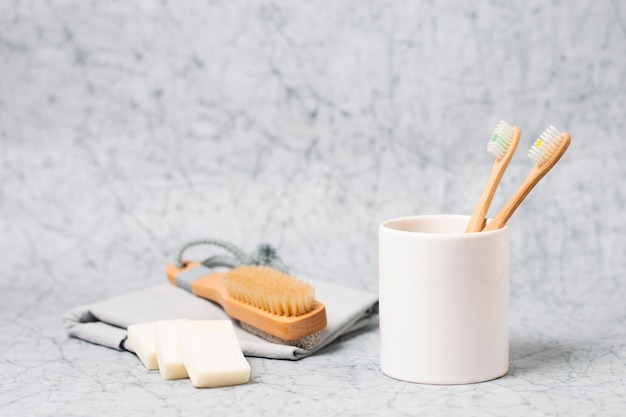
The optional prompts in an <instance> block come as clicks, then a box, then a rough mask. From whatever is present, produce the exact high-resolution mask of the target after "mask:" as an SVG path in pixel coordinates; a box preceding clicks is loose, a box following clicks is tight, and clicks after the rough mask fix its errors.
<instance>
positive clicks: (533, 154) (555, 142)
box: [528, 126, 563, 165]
mask: <svg viewBox="0 0 626 417" xmlns="http://www.w3.org/2000/svg"><path fill="white" fill-rule="evenodd" d="M562 140H563V138H562V137H561V132H559V131H558V130H557V129H556V128H555V127H554V126H550V127H549V128H547V129H546V130H544V132H543V133H542V134H541V136H539V138H538V139H537V140H536V141H535V143H534V144H533V146H531V147H530V150H529V151H528V157H529V158H530V159H532V160H533V161H535V162H536V163H537V164H538V165H541V164H543V163H545V162H546V161H547V160H548V159H550V157H551V156H552V154H554V151H555V150H556V149H557V148H558V146H559V145H560V144H561V141H562Z"/></svg>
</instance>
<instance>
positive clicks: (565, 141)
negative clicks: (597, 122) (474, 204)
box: [483, 132, 572, 231]
mask: <svg viewBox="0 0 626 417" xmlns="http://www.w3.org/2000/svg"><path fill="white" fill-rule="evenodd" d="M561 138H562V140H561V143H560V144H559V146H558V147H557V148H556V149H555V150H554V152H553V153H552V155H551V156H550V159H548V160H547V161H546V162H544V163H543V164H541V165H540V164H535V165H534V166H533V168H532V169H531V171H530V173H529V174H528V176H527V177H526V179H525V180H524V182H523V183H522V185H520V187H519V188H518V189H517V191H516V192H515V194H513V197H511V198H510V199H509V201H508V202H507V203H506V204H505V205H504V207H502V209H501V210H500V211H499V212H498V214H496V216H495V217H494V218H493V219H492V220H491V221H490V222H489V223H488V224H487V226H485V228H484V229H483V231H489V230H497V229H501V228H502V227H504V225H506V223H507V222H508V221H509V219H510V218H511V216H512V215H513V213H514V212H515V210H516V209H517V208H518V207H519V205H520V204H522V201H524V199H525V198H526V196H527V195H528V193H530V191H531V190H532V189H533V188H534V187H535V185H537V183H538V182H539V181H540V180H541V179H542V178H543V177H544V175H546V174H547V173H548V171H550V170H551V169H552V167H553V166H554V165H555V164H556V163H557V162H558V161H559V159H561V157H562V156H563V154H564V153H565V151H566V150H567V148H568V147H569V144H570V142H571V140H572V138H571V137H570V135H569V134H568V133H565V132H564V133H561Z"/></svg>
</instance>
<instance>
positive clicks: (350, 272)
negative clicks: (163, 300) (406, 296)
mask: <svg viewBox="0 0 626 417" xmlns="http://www.w3.org/2000/svg"><path fill="white" fill-rule="evenodd" d="M445 3H446V4H441V3H439V2H435V3H431V2H410V1H403V0H400V1H397V2H387V1H374V2H368V3H367V5H363V4H362V2H358V1H340V2H323V1H308V2H281V1H278V2H275V1H270V0H262V1H248V0H242V1H239V2H226V3H220V2H179V3H176V2H167V1H165V2H152V1H148V0H141V1H137V2H125V1H119V2H115V1H113V2H95V3H94V2H81V1H76V0H50V1H46V2H38V1H34V2H28V3H24V2H3V3H2V5H0V254H2V260H3V268H2V272H1V273H0V353H1V355H0V415H2V416H14V415H25V416H57V415H59V416H60V415H63V416H72V415H77V416H78V415H80V416H83V415H88V414H89V415H107V416H110V417H115V416H143V415H146V416H147V415H159V416H178V415H196V414H197V415H205V414H215V415H241V414H243V413H250V414H253V415H259V416H263V415H276V414H278V415H287V414H297V415H381V414H382V413H383V412H384V415H389V416H393V415H425V416H455V415H463V416H474V415H476V416H485V415H493V416H525V417H527V416H540V415H566V416H577V415H580V416H590V415H602V416H618V415H623V413H624V409H626V310H625V308H624V300H626V286H625V285H624V277H625V276H626V263H625V262H626V261H625V260H626V243H625V241H624V236H625V235H626V228H625V223H624V221H623V219H624V214H623V213H624V208H625V207H624V204H625V203H624V202H625V201H626V188H625V187H624V186H623V184H624V181H625V180H626V171H624V164H623V161H624V160H626V145H625V143H626V142H624V141H623V132H624V121H625V119H624V104H625V103H626V89H624V75H625V74H626V58H625V57H626V55H625V54H624V51H625V50H626V35H625V31H624V28H625V27H626V26H625V24H624V22H626V8H625V7H624V5H623V4H620V3H619V2H614V1H610V0H599V1H596V2H592V3H589V4H586V5H581V6H576V7H574V6H568V5H565V4H559V2H556V3H554V2H553V3H550V4H546V3H545V2H543V1H540V0H531V1H527V2H524V7H523V8H522V7H513V6H510V7H511V8H507V7H505V6H504V5H503V4H496V3H493V2H472V3H467V2H462V1H456V2H445ZM555 22H559V23H561V24H555ZM502 118H503V119H506V120H508V121H509V122H510V123H512V124H516V125H518V126H520V127H521V129H522V132H523V135H522V142H521V144H520V149H522V148H526V147H527V146H528V147H529V146H530V145H531V144H532V142H533V139H534V138H535V137H536V136H537V135H538V134H539V133H540V132H541V131H542V130H543V129H545V128H546V127H547V126H549V125H550V124H554V125H555V126H556V127H557V128H559V129H561V130H567V131H568V132H570V134H571V135H572V138H573V142H572V146H571V147H570V149H569V150H568V153H567V154H566V155H565V156H564V157H563V159H562V160H561V162H559V164H558V166H557V167H556V168H555V169H554V170H553V172H550V173H549V174H548V175H547V176H546V178H545V179H544V180H543V181H542V182H541V183H540V184H539V185H538V186H537V188H536V189H535V190H533V193H531V195H530V196H529V197H528V199H527V200H526V201H525V202H524V204H523V205H522V206H520V208H519V209H518V211H517V212H516V214H515V215H514V217H513V218H512V219H511V221H510V222H509V227H510V267H511V286H510V315H509V324H510V370H509V372H508V374H507V375H506V376H504V377H502V378H499V379H496V380H493V381H489V382H485V383H480V384H472V385H459V386H431V385H420V384H412V383H407V382H402V381H397V380H394V379H391V378H389V377H387V376H385V375H384V374H383V373H382V372H381V371H380V367H379V348H380V342H379V330H378V326H377V325H375V324H374V325H372V326H370V327H368V328H366V329H364V330H362V331H359V332H358V333H355V334H350V335H347V336H344V337H342V338H341V339H339V340H337V341H336V342H335V343H333V344H332V345H330V346H328V347H326V348H325V349H323V350H322V351H320V352H318V353H316V354H315V355H313V356H311V357H308V358H305V359H302V360H300V361H295V362H293V361H280V360H268V359H260V358H249V362H250V365H251V367H252V377H251V380H250V382H249V383H247V384H245V385H241V386H235V387H227V388H218V389H204V390H199V389H195V388H193V387H192V386H191V384H190V383H189V381H186V380H180V381H163V380H162V379H161V377H160V375H159V374H158V373H156V372H149V371H146V370H145V369H144V368H143V366H142V365H141V363H140V362H139V360H138V359H137V358H136V357H135V356H134V355H133V354H131V353H128V352H118V351H115V350H112V349H108V348H104V347H101V346H97V345H93V344H90V343H86V342H84V341H80V340H77V339H73V338H70V337H68V335H67V332H66V329H65V328H64V327H63V324H62V322H61V315H62V314H63V313H64V312H65V311H67V310H69V309H71V308H73V307H75V306H77V305H81V304H88V303H92V302H95V301H98V300H102V299H105V298H109V297H113V296H115V295H120V294H125V293H128V292H130V291H136V290H139V289H142V288H145V287H147V286H151V285H156V284H159V283H162V282H164V280H165V276H164V268H165V266H166V265H167V264H168V263H169V262H172V260H173V259H174V257H175V256H176V252H177V250H178V248H179V247H180V245H182V244H183V243H184V242H186V241H188V240H189V239H193V238H197V237H207V238H220V239H224V240H228V241H231V242H233V243H235V244H237V245H239V246H241V247H243V248H245V249H248V250H251V249H253V248H254V247H256V246H257V245H258V244H259V243H262V242H269V243H271V244H273V245H274V246H276V248H277V249H278V251H279V253H280V255H281V257H282V258H283V260H284V261H285V262H286V263H287V264H290V265H293V266H295V267H297V269H298V270H300V271H302V272H303V273H304V274H305V275H306V276H310V277H315V278H316V279H321V280H327V281H331V282H336V283H340V284H342V285H345V286H350V287H355V288H361V289H364V290H367V291H370V292H372V293H377V292H378V260H377V229H378V225H379V224H380V223H381V222H382V221H384V220H386V219H389V218H393V217H400V216H407V215H414V214H431V213H450V214H452V213H454V214H468V213H469V212H471V210H472V209H473V208H474V205H475V203H476V201H477V199H478V197H479V195H480V192H481V191H482V187H483V185H484V183H485V181H486V178H487V176H488V173H489V169H490V166H491V164H492V160H490V157H489V155H488V154H487V153H486V152H485V151H484V146H485V144H486V142H487V139H488V138H489V136H490V134H491V132H492V130H493V127H494V126H495V124H496V123H497V121H498V120H500V119H502ZM518 153H520V155H516V156H515V158H514V159H513V161H512V162H511V165H510V166H509V168H508V170H507V173H506V174H505V176H504V177H503V180H502V183H501V184H500V188H499V190H498V192H497V193H496V196H495V198H494V201H493V205H492V206H493V208H494V210H495V209H497V207H501V206H502V205H503V204H504V203H505V202H506V199H507V198H508V196H510V195H511V194H512V193H513V192H514V190H515V189H516V187H517V185H518V184H519V183H520V182H521V181H522V179H523V178H524V176H525V175H526V173H527V172H528V170H529V169H530V165H529V162H528V161H526V158H524V156H523V151H518ZM493 214H494V213H493V210H492V211H491V215H493Z"/></svg>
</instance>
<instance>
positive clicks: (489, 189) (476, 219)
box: [465, 126, 522, 233]
mask: <svg viewBox="0 0 626 417" xmlns="http://www.w3.org/2000/svg"><path fill="white" fill-rule="evenodd" d="M521 135H522V131H521V130H520V129H519V128H518V127H517V126H513V138H512V139H511V143H510V145H509V149H507V151H506V154H505V155H504V156H503V157H502V158H501V159H496V160H495V161H494V162H493V168H491V174H490V175H489V179H488V180H487V184H486V185H485V189H484V190H483V193H482V195H481V196H480V199H479V200H478V204H476V208H475V209H474V212H473V213H472V217H471V218H470V220H469V222H468V223H467V227H466V228H465V233H472V232H480V231H481V230H483V227H485V222H486V217H487V211H488V210H489V206H490V205H491V200H493V196H494V194H495V193H496V188H498V184H500V180H501V179H502V175H504V171H505V170H506V168H507V167H508V166H509V162H511V158H513V154H514V153H515V149H517V144H518V143H519V139H520V137H521Z"/></svg>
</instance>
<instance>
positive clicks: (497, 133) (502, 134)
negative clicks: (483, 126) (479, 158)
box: [487, 120, 514, 159]
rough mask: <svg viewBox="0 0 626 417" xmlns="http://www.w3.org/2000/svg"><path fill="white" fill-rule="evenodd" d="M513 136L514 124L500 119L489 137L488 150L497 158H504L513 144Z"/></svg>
mask: <svg viewBox="0 0 626 417" xmlns="http://www.w3.org/2000/svg"><path fill="white" fill-rule="evenodd" d="M513 136H514V133H513V126H511V125H510V124H508V123H507V122H505V121H504V120H500V122H499V123H498V124H497V125H496V128H495V129H494V131H493V134H492V135H491V138H490V139H489V143H488V144H487V152H489V154H490V155H491V156H493V157H494V158H496V159H502V158H503V157H504V155H506V153H507V151H508V150H509V147H510V146H511V142H512V141H513Z"/></svg>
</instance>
